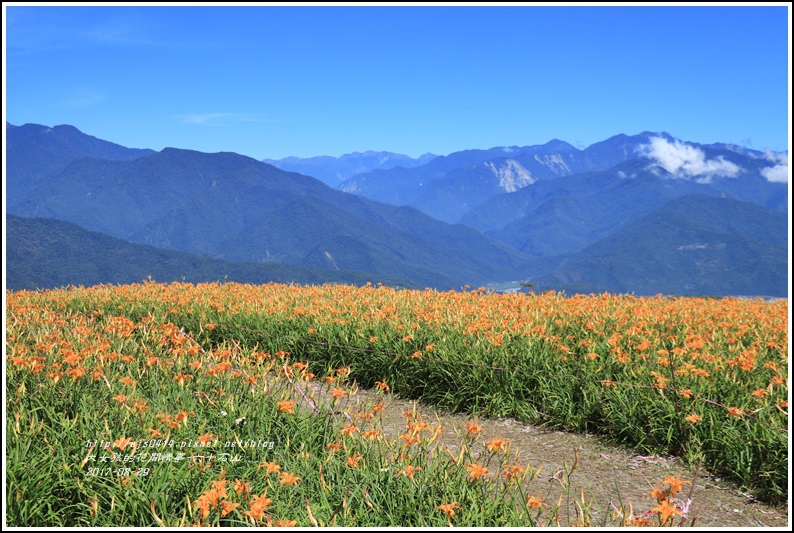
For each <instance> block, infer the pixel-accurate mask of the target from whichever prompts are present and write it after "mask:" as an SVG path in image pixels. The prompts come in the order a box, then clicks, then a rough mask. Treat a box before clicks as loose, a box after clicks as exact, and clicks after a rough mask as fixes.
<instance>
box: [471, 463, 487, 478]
mask: <svg viewBox="0 0 794 533" xmlns="http://www.w3.org/2000/svg"><path fill="white" fill-rule="evenodd" d="M466 468H468V469H469V478H470V479H480V478H481V477H482V476H486V477H487V476H488V469H487V468H485V467H484V466H482V465H481V464H478V463H470V464H468V465H466Z"/></svg>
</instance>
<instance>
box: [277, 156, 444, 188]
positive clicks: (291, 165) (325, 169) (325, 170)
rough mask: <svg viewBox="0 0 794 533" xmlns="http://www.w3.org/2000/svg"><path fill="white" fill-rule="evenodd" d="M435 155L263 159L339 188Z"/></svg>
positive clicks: (428, 160)
mask: <svg viewBox="0 0 794 533" xmlns="http://www.w3.org/2000/svg"><path fill="white" fill-rule="evenodd" d="M435 157H436V156H435V155H434V154H431V153H426V154H424V155H421V156H419V157H417V158H416V159H414V158H412V157H409V156H407V155H403V154H395V153H394V152H376V151H374V150H368V151H366V152H363V153H361V152H353V153H350V154H345V155H343V156H341V157H331V156H327V155H326V156H316V157H285V158H283V159H262V162H263V163H268V164H271V165H273V166H274V167H277V168H280V169H281V170H287V171H289V172H298V173H300V174H306V175H308V176H313V177H315V178H317V179H319V180H321V181H322V182H323V183H325V184H326V185H329V186H331V187H338V186H339V185H340V184H341V183H342V182H343V181H345V180H346V179H348V178H350V177H351V176H354V175H356V174H360V173H362V172H367V171H369V170H374V169H389V168H395V167H404V168H413V167H417V166H420V165H424V164H425V163H428V162H430V161H431V160H433V159H435Z"/></svg>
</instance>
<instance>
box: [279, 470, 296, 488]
mask: <svg viewBox="0 0 794 533" xmlns="http://www.w3.org/2000/svg"><path fill="white" fill-rule="evenodd" d="M300 480H301V478H299V477H298V476H296V475H295V474H290V473H289V472H282V473H281V476H280V481H279V482H280V483H281V484H282V485H297V484H298V481H300Z"/></svg>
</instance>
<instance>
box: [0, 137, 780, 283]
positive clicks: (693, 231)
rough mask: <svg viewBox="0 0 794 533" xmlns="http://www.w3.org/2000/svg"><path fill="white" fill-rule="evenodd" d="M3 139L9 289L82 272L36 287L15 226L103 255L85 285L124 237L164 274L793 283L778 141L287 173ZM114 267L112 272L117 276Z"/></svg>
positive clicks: (672, 144) (479, 156) (185, 156)
mask: <svg viewBox="0 0 794 533" xmlns="http://www.w3.org/2000/svg"><path fill="white" fill-rule="evenodd" d="M6 138H7V144H6V149H7V159H6V160H7V176H6V180H7V181H6V208H7V213H9V218H8V219H7V221H6V223H7V226H8V227H9V228H11V227H12V226H13V227H15V228H16V229H15V231H14V232H8V236H7V237H8V241H7V247H8V250H9V252H10V251H11V250H12V249H13V251H14V254H15V255H12V254H11V253H9V255H8V258H9V260H8V271H7V275H8V276H9V277H8V278H7V286H8V287H9V288H12V287H14V285H12V283H11V281H12V278H13V279H22V278H24V280H23V281H20V282H19V283H17V285H16V286H18V287H21V286H22V285H24V286H25V287H30V286H34V285H35V286H40V287H44V286H54V285H53V284H54V283H55V284H57V283H61V284H63V283H73V284H74V283H89V281H76V282H75V281H70V280H69V279H68V278H69V276H68V275H66V276H62V277H58V276H57V275H55V274H53V272H48V273H47V275H46V276H45V275H44V274H42V276H40V278H41V279H37V276H36V272H35V269H34V268H33V267H31V266H30V265H33V264H36V261H40V260H36V261H26V260H25V259H24V258H26V257H27V258H33V257H44V256H46V248H47V247H46V246H44V244H41V243H42V242H43V241H46V242H49V245H48V246H51V247H52V246H55V245H56V240H53V239H50V240H49V241H48V240H47V239H43V240H42V239H38V241H37V240H36V239H31V238H23V237H22V235H24V234H27V233H25V232H26V231H27V232H28V233H29V232H30V231H34V230H32V229H31V228H34V229H35V231H34V233H35V234H38V235H42V234H44V233H47V232H50V233H51V234H52V235H60V236H61V237H59V239H60V240H61V241H69V242H78V243H81V244H80V245H79V246H78V245H74V246H73V248H72V249H73V250H74V249H77V248H81V247H82V248H85V249H86V250H87V251H86V254H87V255H86V257H87V258H88V257H96V258H97V259H91V260H90V261H88V262H83V263H75V262H71V263H70V264H71V265H72V268H73V270H74V272H72V273H71V274H72V278H73V280H78V279H85V280H87V279H91V280H92V281H90V283H93V282H94V281H93V280H100V281H97V282H101V280H102V276H101V275H99V274H96V275H95V276H94V277H83V278H79V276H77V274H79V273H80V272H85V271H89V270H91V269H90V267H89V266H88V265H89V264H92V263H93V264H99V263H100V262H101V260H100V259H99V258H100V256H101V250H102V249H104V248H107V249H108V250H110V249H118V247H120V246H122V245H125V246H126V245H129V246H132V245H133V244H134V245H136V246H138V247H137V248H130V249H127V251H126V252H125V253H126V254H127V255H126V256H125V255H124V254H121V253H117V254H116V257H122V256H124V257H129V258H132V257H133V256H140V257H150V258H152V259H151V260H150V261H149V264H150V265H152V269H153V270H152V271H153V272H154V265H155V264H158V265H169V268H170V270H167V269H166V270H162V269H161V270H158V271H157V272H159V274H160V275H161V277H162V278H163V279H190V280H199V279H201V280H205V279H208V280H212V279H221V278H225V279H235V280H256V281H254V282H265V281H269V280H272V281H285V280H288V279H290V280H293V281H296V282H301V283H311V282H325V281H339V282H346V283H363V282H365V281H380V282H383V283H388V284H393V285H399V286H414V287H424V286H428V287H435V288H439V289H450V288H452V289H456V288H460V287H461V286H463V285H466V284H468V285H471V286H479V285H486V284H489V283H500V284H502V285H504V284H505V283H512V285H513V286H518V282H519V281H523V282H527V283H525V284H534V285H535V287H536V288H537V289H538V290H546V289H550V288H551V289H564V290H567V291H573V292H576V291H582V292H600V291H604V290H608V291H615V292H634V293H636V294H656V293H659V292H664V293H671V294H713V295H724V294H741V295H765V296H785V295H787V289H788V287H787V282H786V281H787V280H786V276H785V275H783V274H781V272H787V261H788V236H787V231H786V228H787V225H786V223H785V222H786V221H787V218H788V216H787V215H788V160H787V154H786V153H765V152H759V151H755V150H751V149H748V148H744V147H738V146H735V145H729V144H721V143H717V144H710V145H704V144H697V143H692V142H684V141H680V140H678V139H675V138H674V137H672V136H671V135H669V134H666V133H652V132H643V133H641V134H638V135H633V136H629V135H617V136H615V137H612V138H610V139H607V140H605V141H603V142H600V143H596V144H594V145H591V146H590V147H588V148H586V149H584V150H580V149H578V148H576V147H574V146H572V145H570V144H568V143H566V142H564V141H559V140H553V141H550V142H548V143H546V144H544V145H536V146H527V147H515V146H514V147H496V148H491V149H487V150H467V151H463V152H456V153H453V154H449V155H447V156H432V155H430V154H428V155H427V156H423V157H422V158H418V159H411V158H408V157H407V156H399V155H398V154H392V153H389V152H364V153H353V154H346V155H345V156H342V157H340V158H331V157H327V156H326V157H317V158H307V159H299V158H287V159H282V160H279V161H277V162H276V161H273V163H277V164H279V165H280V166H282V167H284V168H287V167H288V166H289V165H297V166H292V167H289V168H293V169H301V170H302V171H303V172H304V173H298V172H292V171H287V170H284V169H283V168H277V167H276V166H274V165H272V164H268V163H265V162H262V161H257V160H255V159H252V158H249V157H245V156H242V155H239V154H235V153H230V152H221V153H215V154H208V153H201V152H195V151H191V150H180V149H176V148H166V149H164V150H162V151H160V152H154V151H152V150H145V149H130V148H125V147H122V146H119V145H116V144H113V143H110V142H107V141H103V140H100V139H97V138H95V137H91V136H88V135H85V134H83V133H82V132H80V131H79V130H77V129H76V128H74V127H72V126H56V127H53V128H49V127H46V126H40V125H34V124H25V125H23V126H12V125H10V124H6ZM394 165H397V166H394ZM386 167H389V168H386ZM308 173H314V174H315V175H314V176H313V177H310V176H308V175H305V174H308ZM320 175H322V178H321V176H320ZM318 178H321V179H318ZM342 178H345V179H344V180H342ZM329 183H330V184H331V185H334V184H335V183H336V184H338V185H337V187H336V188H334V187H332V186H329ZM698 213H699V216H693V215H694V214H698ZM12 215H16V217H15V218H13V219H11V218H10V217H11V216H12ZM19 217H24V218H19ZM35 219H48V220H47V221H46V222H45V221H43V220H38V221H37V220H35ZM738 221H740V222H738ZM64 223H71V224H76V225H78V226H80V228H76V227H74V226H63V227H61V226H60V224H64ZM36 224H38V226H36ZM36 228H37V229H36ZM81 228H82V229H81ZM781 228H783V230H781ZM80 231H87V232H101V233H103V234H105V235H106V236H107V237H108V238H113V239H116V240H113V241H110V240H102V239H100V238H99V236H97V235H96V234H95V233H91V234H90V236H88V235H87V234H80V235H81V236H79V237H77V234H79V233H80ZM50 241H52V242H50ZM36 243H38V244H36ZM34 244H35V245H34ZM122 247H123V246H122ZM89 250H90V251H91V253H90V254H89V253H88V251H89ZM132 250H135V251H134V252H133V251H132ZM42 253H44V254H45V255H41V254H42ZM153 253H154V254H155V255H151V254H153ZM164 253H165V254H168V253H179V254H183V255H179V256H178V258H177V256H173V257H172V256H169V259H168V260H166V259H163V258H164V257H165V256H163V255H159V256H158V255H156V254H164ZM37 254H39V255H37ZM58 254H59V255H61V256H63V255H64V254H65V251H64V249H60V250H59V251H58ZM67 255H68V254H67ZM12 257H13V264H12ZM155 257H160V259H154V258H155ZM41 261H43V260H41ZM126 262H127V263H130V264H133V263H135V261H133V260H131V259H130V260H128V261H126ZM42 264H43V263H42ZM19 265H25V268H24V269H23V270H25V269H27V270H25V271H26V272H27V274H24V275H23V274H22V273H20V270H19V268H17V267H18V266H19ZM79 265H82V266H79ZM189 265H193V266H192V267H191V266H189ZM196 265H202V266H201V267H198V266H196ZM257 267H258V268H259V270H257ZM265 267H268V268H270V270H267V268H265ZM42 268H43V267H42ZM48 268H50V270H52V269H55V270H57V268H64V267H63V265H61V266H59V267H56V266H55V265H54V264H50V266H49V267H48ZM202 269H203V271H204V274H203V277H202V273H201V271H202ZM274 269H275V270H274ZM112 270H113V269H112V268H110V267H108V268H106V270H105V278H108V279H106V280H105V282H121V281H116V280H115V279H114V280H112V281H111V280H110V279H109V278H110V277H111V276H110V272H111V271H112ZM255 271H256V272H255ZM138 272H140V271H139V270H136V271H135V273H134V274H131V275H133V276H135V275H138V274H137V273H138ZM180 272H181V273H180ZM149 273H152V272H149ZM12 274H13V276H12ZM67 274H68V273H67ZM188 274H189V275H188ZM221 274H223V276H221ZM14 276H16V277H15V278H14ZM268 276H269V277H270V278H271V279H268ZM45 278H46V279H45ZM276 278H277V279H276ZM117 279H121V278H117ZM15 283H16V282H15Z"/></svg>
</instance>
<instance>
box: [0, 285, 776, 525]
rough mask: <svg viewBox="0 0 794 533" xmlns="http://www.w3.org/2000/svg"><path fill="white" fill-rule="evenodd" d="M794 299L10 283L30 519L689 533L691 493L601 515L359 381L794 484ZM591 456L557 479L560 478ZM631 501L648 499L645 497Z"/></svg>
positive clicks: (17, 465) (24, 495)
mask: <svg viewBox="0 0 794 533" xmlns="http://www.w3.org/2000/svg"><path fill="white" fill-rule="evenodd" d="M788 327H789V325H788V303H787V302H786V301H776V302H767V301H763V300H760V299H759V300H747V299H731V298H726V299H698V298H666V297H661V296H660V297H655V298H637V297H633V296H614V295H591V296H577V297H565V296H562V295H559V294H554V293H544V294H539V295H524V294H493V293H488V292H486V291H484V290H482V289H478V290H473V291H464V292H441V293H440V292H436V291H431V290H426V291H408V290H395V289H391V288H388V287H382V286H365V287H353V286H342V285H326V286H292V285H277V284H270V285H263V286H252V285H239V284H233V283H227V284H201V285H191V284H179V283H173V284H158V283H154V282H151V281H149V282H145V283H142V284H135V285H126V286H98V287H93V288H70V289H63V290H52V291H45V292H27V291H22V292H6V361H5V365H6V412H7V414H6V426H7V435H6V485H7V502H6V503H7V521H8V524H9V525H16V526H114V525H127V526H140V527H146V526H156V525H165V526H182V525H231V526H244V525H252V526H253V525H273V526H288V525H300V526H311V525H320V526H447V525H458V526H527V525H557V524H560V525H574V524H578V525H633V526H638V525H652V526H658V525H678V524H680V523H682V522H683V520H684V519H685V518H686V506H685V505H684V504H683V503H682V502H683V501H684V500H685V499H686V498H685V493H686V492H687V490H689V489H690V486H691V482H690V481H689V480H682V479H680V478H678V477H677V476H676V477H672V476H671V477H668V478H665V479H662V480H659V484H658V486H657V487H656V489H654V490H653V491H651V492H650V493H649V500H648V501H647V502H634V504H635V506H636V507H637V508H632V507H631V505H629V504H627V505H626V506H625V507H622V508H615V509H614V511H612V512H609V513H603V512H602V513H600V514H598V522H596V521H595V520H596V519H595V516H596V515H594V514H593V513H591V512H590V508H589V505H590V503H589V502H588V501H587V500H586V499H585V498H584V495H579V494H575V493H571V494H569V495H568V498H567V501H565V502H563V499H562V498H560V499H554V500H550V499H549V497H548V488H547V484H545V482H540V481H539V480H536V479H535V478H536V476H537V472H538V470H537V469H536V468H534V467H533V466H532V465H530V464H528V463H526V462H522V461H521V458H520V457H519V456H518V455H516V454H514V453H512V452H511V450H510V443H509V441H508V440H505V439H498V438H493V439H491V440H489V441H487V442H482V443H478V446H477V447H475V446H474V444H475V443H476V442H477V441H478V439H479V431H478V425H477V423H476V422H475V421H470V422H468V423H467V424H464V425H462V426H461V427H460V428H456V430H457V431H458V432H459V434H460V445H459V446H458V447H456V448H455V450H456V451H454V452H453V451H452V450H451V449H450V448H448V447H447V446H445V445H444V444H443V443H442V442H441V439H439V434H440V432H441V428H440V427H439V426H438V424H437V423H436V422H434V421H432V420H427V419H424V418H423V417H422V416H421V415H419V414H417V413H416V412H410V411H408V412H406V413H404V416H405V421H404V425H403V427H402V430H401V432H400V433H398V434H397V435H389V434H387V432H386V431H384V427H383V423H382V422H383V421H382V404H380V403H379V402H378V401H372V402H369V403H367V404H364V405H363V406H361V405H360V406H357V407H356V408H348V405H349V404H348V403H347V401H346V400H348V399H349V398H350V397H351V396H353V395H355V393H356V390H357V388H358V387H361V388H373V389H374V390H376V391H383V392H386V391H390V392H392V393H396V394H398V395H400V396H403V397H406V398H413V399H419V400H421V401H422V402H426V403H428V404H431V405H434V406H437V407H442V408H445V409H448V410H450V411H454V412H463V413H467V414H469V415H471V416H481V417H486V416H487V417H513V418H516V419H518V420H523V421H528V422H532V423H535V424H540V425H544V426H547V427H554V428H564V429H573V430H579V431H587V432H591V433H599V434H602V435H605V436H607V437H608V438H609V439H611V440H613V441H614V442H616V443H619V444H623V445H627V446H631V447H632V448H634V449H637V450H638V451H642V452H647V453H655V454H669V455H677V456H680V457H683V458H684V459H685V460H687V461H690V462H692V463H693V464H694V463H695V462H698V461H700V462H701V464H702V465H703V466H704V467H705V468H708V469H709V470H710V471H713V472H716V473H719V474H721V475H723V476H725V477H728V478H730V479H732V480H733V481H734V482H736V483H737V484H738V485H740V486H742V487H744V488H746V489H748V490H750V491H751V492H752V493H753V494H754V495H756V496H757V497H758V498H760V499H762V500H764V501H767V502H770V503H782V502H785V500H786V499H787V497H788V484H789V480H788V431H789V423H788V399H789V398H788V394H789V392H788ZM577 460H578V458H577V457H574V456H572V457H571V463H570V466H569V467H568V468H566V469H565V472H564V473H563V475H562V477H561V480H560V481H561V483H562V485H563V487H566V486H567V480H568V479H569V478H570V476H571V475H574V471H575V470H576V468H577ZM639 503H642V504H647V505H645V507H644V508H642V509H639V508H638V507H639V505H638V504H639Z"/></svg>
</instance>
